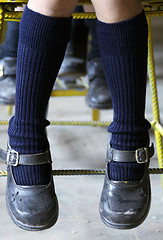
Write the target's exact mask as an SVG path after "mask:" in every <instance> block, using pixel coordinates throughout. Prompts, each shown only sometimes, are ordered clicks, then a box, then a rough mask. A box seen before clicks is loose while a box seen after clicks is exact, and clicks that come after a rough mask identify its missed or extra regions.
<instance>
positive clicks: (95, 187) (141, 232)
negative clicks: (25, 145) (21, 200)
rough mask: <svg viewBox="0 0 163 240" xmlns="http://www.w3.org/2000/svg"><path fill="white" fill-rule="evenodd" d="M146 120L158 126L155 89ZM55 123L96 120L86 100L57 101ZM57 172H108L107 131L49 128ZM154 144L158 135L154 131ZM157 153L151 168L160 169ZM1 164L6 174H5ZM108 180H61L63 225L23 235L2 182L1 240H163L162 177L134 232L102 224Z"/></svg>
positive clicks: (162, 54)
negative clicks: (8, 206) (154, 117)
mask: <svg viewBox="0 0 163 240" xmlns="http://www.w3.org/2000/svg"><path fill="white" fill-rule="evenodd" d="M152 26H153V38H154V49H155V59H156V67H157V68H156V69H157V78H158V90H159V101H160V111H161V119H162V117H163V96H162V92H163V44H162V43H163V41H162V40H163V18H154V19H152ZM146 117H147V118H148V120H150V121H151V120H152V108H151V99H150V90H149V86H148V87H147V106H146ZM9 118H10V116H8V113H7V109H6V107H5V106H0V119H4V120H7V119H9ZM48 119H49V120H91V110H90V109H89V108H88V107H87V106H86V104H85V99H84V97H67V98H55V99H54V98H51V99H50V104H49V113H48ZM101 120H104V121H105V120H106V121H111V120H112V110H109V111H101ZM0 136H1V137H0V147H1V148H3V149H4V148H6V142H7V138H8V136H7V126H0ZM48 137H49V141H50V145H51V151H52V158H53V161H54V162H53V169H63V168H64V169H76V168H79V169H80V168H86V169H89V168H91V169H96V168H104V167H105V153H106V145H107V141H108V138H109V134H108V133H107V130H106V128H102V127H101V128H100V127H75V126H74V127H68V126H64V127H60V126H49V127H48ZM150 137H151V141H154V135H153V131H152V130H151V131H150ZM157 166H158V163H157V153H155V155H154V157H153V159H152V160H151V167H157ZM5 168H6V167H5V165H4V164H3V163H0V170H2V169H5ZM103 179H104V177H103V176H79V177H78V176H73V177H72V176H66V177H63V176H62V177H61V176H56V177H55V186H56V192H57V196H58V199H59V205H60V214H59V219H58V222H57V224H56V225H55V226H54V227H52V228H51V229H49V230H46V231H42V232H28V231H24V230H21V229H19V228H18V227H17V226H16V225H15V224H14V223H13V222H12V221H11V219H10V217H9V215H8V213H7V209H6V206H5V186H6V177H2V178H0V240H2V239H6V240H20V239H23V240H27V239H30V240H35V239H39V240H46V239H51V240H65V239H69V240H76V239H78V240H108V239H114V240H120V239H121V240H122V239H125V240H131V239H135V240H139V239H141V240H162V239H163V207H162V206H163V190H162V188H161V182H160V176H159V175H151V184H152V204H151V210H150V213H149V215H148V217H147V219H146V220H145V222H144V223H143V224H142V225H141V226H139V227H137V228H135V229H133V230H115V229H111V228H108V227H106V226H105V225H104V224H103V223H102V222H101V220H100V217H99V212H98V205H99V198H100V194H101V189H102V185H103Z"/></svg>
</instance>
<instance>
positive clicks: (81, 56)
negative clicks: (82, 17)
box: [58, 42, 86, 81]
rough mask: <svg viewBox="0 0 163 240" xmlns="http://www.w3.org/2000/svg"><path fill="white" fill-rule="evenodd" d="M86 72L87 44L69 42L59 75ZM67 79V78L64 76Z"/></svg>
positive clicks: (69, 75) (73, 74)
mask: <svg viewBox="0 0 163 240" xmlns="http://www.w3.org/2000/svg"><path fill="white" fill-rule="evenodd" d="M85 74H86V49H85V46H83V45H81V44H77V43H74V42H73V43H72V42H69V44H68V45H67V49H66V53H65V57H64V60H63V62H62V65H61V68H60V70H59V73H58V76H59V77H60V78H61V79H62V77H64V76H66V77H76V76H83V75H85ZM63 79H64V80H65V81H66V78H63Z"/></svg>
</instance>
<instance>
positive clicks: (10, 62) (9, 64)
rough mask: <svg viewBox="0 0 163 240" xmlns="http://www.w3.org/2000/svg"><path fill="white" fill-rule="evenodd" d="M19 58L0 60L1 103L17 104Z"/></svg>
mask: <svg viewBox="0 0 163 240" xmlns="http://www.w3.org/2000/svg"><path fill="white" fill-rule="evenodd" d="M16 62H17V58H14V57H5V58H2V59H0V103H3V104H10V105H12V104H15V94H16Z"/></svg>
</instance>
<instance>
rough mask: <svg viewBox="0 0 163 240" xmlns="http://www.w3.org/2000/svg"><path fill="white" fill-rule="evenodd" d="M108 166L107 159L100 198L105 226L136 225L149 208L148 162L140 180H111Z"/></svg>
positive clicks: (124, 227)
mask: <svg viewBox="0 0 163 240" xmlns="http://www.w3.org/2000/svg"><path fill="white" fill-rule="evenodd" d="M108 154H109V153H107V155H108ZM108 167H109V163H108V161H107V163H106V175H105V179H104V186H103V191H102V195H101V199H100V216H101V219H102V221H103V222H104V223H105V224H106V225H107V226H110V227H113V228H117V229H130V228H134V227H137V226H138V225H140V224H141V223H142V222H143V221H144V220H145V218H146V217H147V214H148V212H149V208H150V202H151V187H150V179H149V172H148V167H149V162H148V163H145V169H144V175H143V178H142V180H141V181H140V182H139V181H138V182H132V181H128V182H123V181H122V182H121V181H111V180H110V179H109V176H108Z"/></svg>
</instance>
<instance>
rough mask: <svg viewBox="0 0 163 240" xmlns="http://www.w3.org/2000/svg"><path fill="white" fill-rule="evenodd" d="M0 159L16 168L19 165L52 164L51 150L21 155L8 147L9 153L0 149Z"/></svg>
mask: <svg viewBox="0 0 163 240" xmlns="http://www.w3.org/2000/svg"><path fill="white" fill-rule="evenodd" d="M0 159H1V160H3V161H4V162H5V163H6V164H7V165H10V166H14V167H16V166H18V165H19V164H20V165H41V164H46V163H51V162H52V161H51V155H50V151H49V150H47V151H45V152H43V153H37V154H19V153H18V152H17V151H15V150H14V149H12V148H11V147H8V151H4V150H2V149H0Z"/></svg>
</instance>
